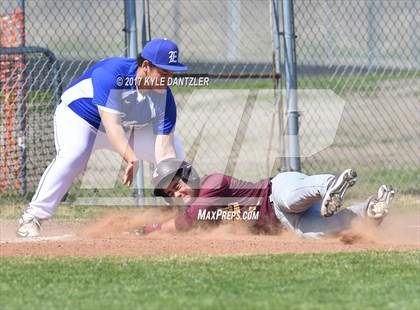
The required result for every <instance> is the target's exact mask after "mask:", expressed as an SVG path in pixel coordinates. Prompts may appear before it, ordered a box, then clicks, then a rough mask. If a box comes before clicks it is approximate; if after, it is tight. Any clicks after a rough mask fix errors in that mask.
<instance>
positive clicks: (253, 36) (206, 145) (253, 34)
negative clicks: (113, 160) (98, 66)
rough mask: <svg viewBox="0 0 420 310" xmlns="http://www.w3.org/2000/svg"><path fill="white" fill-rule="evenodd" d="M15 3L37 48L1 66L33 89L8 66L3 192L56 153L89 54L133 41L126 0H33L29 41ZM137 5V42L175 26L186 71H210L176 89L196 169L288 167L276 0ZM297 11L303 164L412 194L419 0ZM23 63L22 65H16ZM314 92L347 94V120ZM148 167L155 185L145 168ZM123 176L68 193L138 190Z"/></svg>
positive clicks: (302, 4) (102, 167)
mask: <svg viewBox="0 0 420 310" xmlns="http://www.w3.org/2000/svg"><path fill="white" fill-rule="evenodd" d="M17 3H19V1H10V0H6V1H2V2H1V4H0V15H1V16H2V21H4V22H2V28H1V33H2V38H3V39H4V40H2V48H12V47H15V48H19V47H22V46H24V47H25V48H28V50H27V51H26V52H25V53H24V54H22V51H20V53H18V54H10V53H9V54H8V55H6V54H5V53H4V52H2V54H1V57H2V63H3V64H5V63H7V65H8V66H9V69H10V70H12V71H13V70H14V71H13V72H14V73H15V74H14V76H17V77H19V78H22V77H24V81H25V87H22V89H24V92H22V93H21V94H19V93H18V95H17V96H16V98H10V96H9V97H7V96H6V94H7V92H8V89H9V88H6V84H7V83H12V84H14V85H18V84H16V80H12V79H10V78H9V80H8V81H7V83H6V79H7V78H6V76H3V77H2V81H1V83H2V84H1V92H2V97H1V102H0V110H1V120H0V126H1V127H0V129H1V130H0V132H1V137H2V139H1V140H0V147H1V148H2V150H1V153H0V156H1V159H0V166H1V167H0V168H1V171H0V173H1V176H0V182H2V183H1V185H0V190H1V194H0V196H12V197H15V198H16V197H22V195H23V197H24V198H25V199H30V197H31V195H32V193H33V192H34V190H35V189H36V186H37V183H38V181H39V179H40V177H41V175H42V172H43V171H44V169H45V168H46V167H47V165H48V163H49V162H50V161H51V160H52V158H53V157H54V155H55V149H54V134H53V119H52V118H53V111H54V107H55V105H56V104H58V102H59V95H60V94H61V89H63V88H65V87H66V86H67V85H68V84H69V83H70V82H72V81H73V80H75V79H76V78H77V77H78V76H80V75H81V74H82V73H83V72H84V71H85V70H86V69H87V68H88V67H89V66H90V65H92V64H93V63H94V62H96V61H98V60H100V59H102V58H106V57H111V56H124V55H126V45H127V42H126V39H125V33H124V31H123V29H124V27H125V14H124V2H123V1H99V0H98V1H42V0H40V1H35V0H27V1H25V2H24V5H25V7H24V9H25V14H24V32H23V33H24V38H23V44H22V43H19V40H17V39H18V38H19V37H18V36H19V33H18V31H15V30H14V29H18V28H16V25H14V24H13V22H12V20H13V18H14V17H13V16H14V15H16V14H19V12H16V10H18V9H19V6H18V4H17ZM136 6H137V28H138V37H139V42H143V43H144V42H146V41H147V40H149V39H150V38H156V37H167V38H169V39H171V40H173V41H175V42H177V44H178V46H179V48H180V54H181V61H182V62H184V63H186V64H188V65H189V67H190V68H191V70H190V73H192V74H206V75H208V76H210V78H211V79H210V85H209V86H208V87H201V88H197V87H173V92H174V95H175V99H176V102H177V107H178V119H177V127H176V135H177V136H178V137H179V138H180V139H181V140H182V141H183V144H184V148H185V151H186V154H187V159H189V160H193V161H194V164H195V166H196V168H197V169H198V171H199V173H200V174H206V173H211V172H214V171H218V172H226V173H230V174H233V175H235V176H236V177H240V178H247V179H250V180H257V179H260V178H264V177H267V176H268V175H272V174H273V173H275V172H276V171H277V168H280V167H281V166H283V168H285V165H284V164H283V160H282V159H281V158H282V156H283V147H282V138H280V137H279V127H280V128H283V127H284V123H283V120H282V119H283V115H284V113H280V114H279V113H278V111H279V110H280V111H283V107H282V105H281V101H280V103H279V99H282V94H281V93H279V92H278V91H277V90H276V89H277V86H278V85H277V83H280V82H281V80H278V79H276V78H273V71H274V70H275V69H274V67H275V66H274V63H275V61H276V59H275V57H274V54H275V49H274V47H273V46H274V44H273V29H275V25H274V20H273V2H272V1H270V0H265V1H262V0H261V1H239V0H214V1H187V0H181V1H176V0H167V1H163V0H162V1H147V0H145V1H136ZM143 12H144V14H143ZM294 13H295V20H294V22H295V32H296V35H297V38H296V55H297V70H298V88H299V90H302V95H301V96H299V100H301V101H302V105H300V101H299V102H298V105H299V107H302V109H300V146H301V153H302V169H303V171H304V172H306V173H320V172H335V173H338V172H340V171H341V170H343V169H344V168H346V167H349V166H351V167H354V168H356V169H357V170H358V171H359V174H360V180H361V182H362V183H363V182H364V184H366V185H367V186H365V187H362V189H366V190H371V189H373V188H374V187H376V186H377V185H379V183H384V182H387V183H393V184H395V185H396V186H397V187H398V188H399V189H400V190H402V191H403V192H406V193H413V192H416V191H417V190H418V189H417V188H416V184H417V183H418V181H419V180H418V175H419V172H420V168H419V167H420V165H419V160H418V156H417V154H419V153H420V152H419V151H420V150H419V142H418V137H419V131H418V127H419V126H418V123H419V122H418V121H419V117H418V107H419V88H418V85H420V83H419V80H420V65H419V54H420V48H419V42H420V40H419V39H420V35H419V30H418V29H419V28H418V25H419V16H420V14H419V2H418V1H415V0H412V1H409V0H407V1H375V0H365V1H344V0H343V1H329V0H324V1H302V0H301V1H294ZM280 17H281V14H280ZM280 22H281V21H280ZM10 29H12V30H13V31H11V30H10ZM13 36H15V39H13V40H11V37H13ZM37 48H38V49H37ZM139 50H141V46H139ZM2 51H3V49H2ZM9 51H10V50H9ZM281 53H283V49H282V50H281ZM22 55H23V56H22ZM13 57H14V58H13ZM16 57H24V58H23V59H22V58H16ZM13 62H16V63H17V64H18V65H13V64H12V63H13ZM22 63H23V64H24V69H23V70H22V71H19V70H21V69H22V67H21V64H22ZM19 64H20V65H19ZM3 73H4V71H2V74H3ZM274 77H276V75H275V74H274ZM277 77H278V76H277ZM19 78H18V80H19ZM19 81H21V80H19ZM10 87H11V88H10V89H12V88H13V87H12V86H10ZM10 89H9V92H10ZM317 89H318V90H319V89H320V90H321V92H320V93H321V94H322V93H323V91H324V92H325V91H329V92H331V93H332V94H334V96H337V97H339V98H340V100H342V102H343V109H341V110H339V111H338V112H337V113H339V117H338V118H337V117H336V114H337V113H333V114H334V115H335V116H334V117H332V116H331V115H330V114H331V113H330V111H329V110H328V109H326V108H325V105H324V104H323V103H324V101H327V100H328V99H325V98H330V97H329V96H330V95H331V93H328V94H329V95H328V96H322V95H321V96H318V97H317V95H312V93H311V92H312V91H314V90H317ZM305 91H307V93H306V94H305ZM19 96H24V100H21V98H20V97H19ZM6 97H7V99H6ZM300 97H301V98H300ZM314 98H318V99H319V100H318V102H317V104H319V107H320V108H319V109H313V108H312V109H306V108H305V107H307V106H308V102H309V104H311V100H312V101H314ZM334 98H335V97H334ZM323 100H324V101H323ZM22 102H23V103H24V108H25V110H24V113H25V116H26V117H24V118H23V119H24V123H23V124H24V128H25V138H26V143H25V145H26V148H27V152H26V159H25V160H26V163H27V164H26V169H25V171H24V172H22V171H19V168H16V167H22V165H18V164H16V162H17V161H16V158H17V157H18V152H19V148H18V146H19V143H18V140H19V139H18V138H19V137H18V136H19V134H20V135H21V133H19V130H8V129H7V128H21V126H22V122H21V120H22V118H19V113H17V111H18V110H16V111H15V110H13V109H18V106H19V104H20V103H22ZM313 106H314V105H313V104H312V107H313ZM315 107H318V105H315ZM322 107H323V108H322ZM12 110H13V111H14V112H13V113H12V114H13V115H12V116H11V117H9V119H8V118H7V116H6V115H9V114H10V113H9V112H10V111H12ZM20 117H22V115H20ZM329 118H330V122H331V123H337V124H336V126H335V127H334V126H332V127H331V128H336V131H335V130H330V134H331V135H332V140H331V142H332V145H327V146H325V147H324V144H325V141H321V138H320V137H321V135H318V134H317V133H318V132H317V128H316V126H315V128H314V126H313V124H319V123H328V119H329ZM13 122H14V125H13V126H12V125H11V124H12V123H13ZM331 131H332V132H331ZM7 139H8V140H7ZM13 141H15V144H14V143H13ZM10 145H16V147H14V146H13V147H10ZM320 145H323V147H322V148H320ZM9 153H10V154H9ZM94 156H95V157H94V159H95V161H96V162H97V163H98V164H97V165H95V171H93V172H92V171H91V172H90V173H93V174H91V175H90V178H93V180H95V179H96V180H98V184H100V183H101V180H102V179H106V178H109V175H107V173H106V171H107V169H106V167H107V166H106V165H107V162H108V161H109V156H107V154H101V153H98V154H95V155H94ZM146 167H147V165H146ZM19 177H25V179H26V189H25V191H24V192H22V188H21V187H19V184H15V183H16V182H18V181H19ZM145 178H146V184H148V183H149V178H150V175H149V171H148V169H145ZM18 183H19V182H18ZM116 184H117V185H115V186H114V187H112V188H98V189H95V188H93V189H92V188H91V187H90V188H88V189H86V188H83V182H82V181H81V180H79V181H78V182H76V183H75V185H74V186H73V188H72V189H71V190H70V198H68V199H70V200H72V199H73V198H75V199H76V198H80V197H83V196H84V197H101V196H104V197H126V196H131V195H132V190H131V189H127V188H123V187H122V186H120V185H118V184H119V183H118V182H117V183H116ZM15 198H13V199H15ZM16 199H17V198H16ZM9 201H10V198H9Z"/></svg>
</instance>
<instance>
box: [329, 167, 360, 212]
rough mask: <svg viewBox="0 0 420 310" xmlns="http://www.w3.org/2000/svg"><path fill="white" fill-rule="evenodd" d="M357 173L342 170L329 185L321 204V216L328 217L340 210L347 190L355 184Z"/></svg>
mask: <svg viewBox="0 0 420 310" xmlns="http://www.w3.org/2000/svg"><path fill="white" fill-rule="evenodd" d="M356 178H357V173H356V171H354V170H353V169H346V170H344V171H343V172H342V173H341V174H340V175H339V176H338V177H336V179H335V180H334V181H333V182H332V184H331V185H329V187H328V189H327V192H326V194H325V196H324V199H322V203H321V216H324V217H328V216H331V215H333V214H335V213H337V212H339V211H340V210H341V207H342V206H343V197H344V194H345V193H346V191H347V189H348V188H349V187H351V186H353V185H354V184H355V183H356V180H357V179H356Z"/></svg>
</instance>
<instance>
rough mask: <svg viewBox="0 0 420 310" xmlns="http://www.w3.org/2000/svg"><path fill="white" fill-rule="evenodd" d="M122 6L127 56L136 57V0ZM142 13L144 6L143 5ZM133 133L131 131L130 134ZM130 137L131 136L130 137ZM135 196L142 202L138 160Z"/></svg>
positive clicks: (140, 173)
mask: <svg viewBox="0 0 420 310" xmlns="http://www.w3.org/2000/svg"><path fill="white" fill-rule="evenodd" d="M143 2H144V0H143ZM124 4H125V5H124V8H125V9H126V12H125V17H126V18H127V20H126V23H125V24H126V26H127V29H126V30H127V37H128V47H127V50H128V56H129V57H131V58H137V20H136V2H135V0H125V3H124ZM143 13H144V6H143ZM133 134H134V131H132V132H131V134H130V136H131V135H133ZM130 138H132V137H130ZM135 184H136V185H135V192H134V194H135V196H136V198H137V199H138V204H139V205H140V204H142V201H141V199H142V198H144V167H143V161H142V160H140V161H139V169H138V171H137V174H136V177H135Z"/></svg>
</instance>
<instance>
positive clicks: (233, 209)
mask: <svg viewBox="0 0 420 310" xmlns="http://www.w3.org/2000/svg"><path fill="white" fill-rule="evenodd" d="M259 215H260V211H257V207H255V206H252V207H249V208H248V210H246V211H242V210H241V207H240V205H239V204H238V203H233V204H231V205H229V206H228V207H226V208H220V209H217V210H214V211H213V210H206V209H201V210H198V215H197V220H199V221H220V220H221V221H256V220H258V218H259Z"/></svg>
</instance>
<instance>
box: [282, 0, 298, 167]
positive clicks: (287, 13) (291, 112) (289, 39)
mask: <svg viewBox="0 0 420 310" xmlns="http://www.w3.org/2000/svg"><path fill="white" fill-rule="evenodd" d="M283 27H284V49H285V51H284V52H285V53H284V54H285V57H284V60H285V73H286V102H287V112H286V115H287V137H288V139H287V143H288V154H287V157H288V162H289V164H288V169H289V170H291V171H300V154H299V153H300V151H299V112H298V109H297V76H296V50H295V26H294V16H293V0H283Z"/></svg>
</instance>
